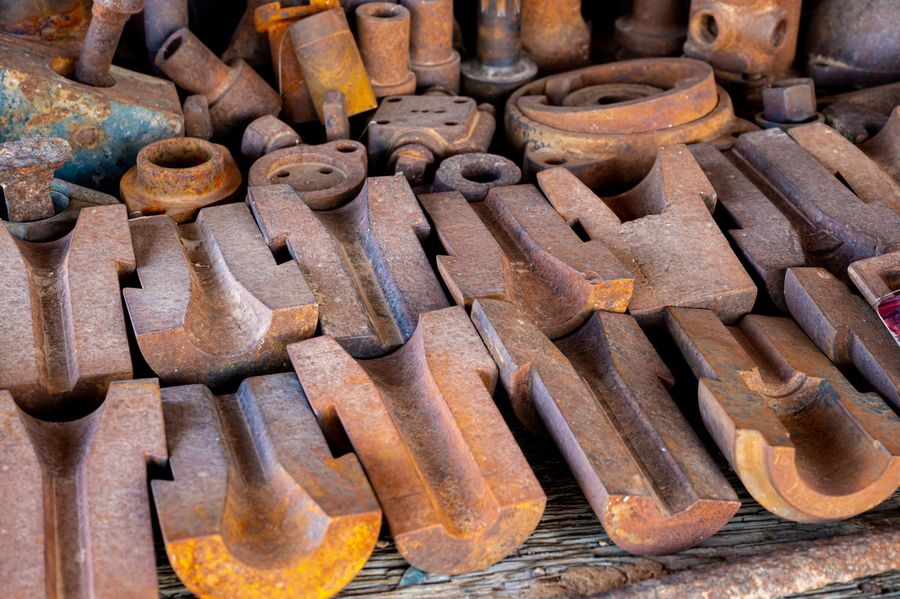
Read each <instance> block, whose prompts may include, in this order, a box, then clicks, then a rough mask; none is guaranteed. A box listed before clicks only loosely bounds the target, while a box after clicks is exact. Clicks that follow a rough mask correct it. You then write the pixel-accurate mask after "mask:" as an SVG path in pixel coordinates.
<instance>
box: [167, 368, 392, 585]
mask: <svg viewBox="0 0 900 599" xmlns="http://www.w3.org/2000/svg"><path fill="white" fill-rule="evenodd" d="M162 398H163V400H162V408H163V414H164V415H165V422H166V433H167V436H168V441H169V450H170V458H169V464H170V466H171V469H172V473H173V474H174V479H173V480H171V481H169V480H154V481H153V482H152V488H153V499H154V501H155V503H156V512H157V514H158V515H159V521H160V527H161V528H162V533H163V540H164V541H165V544H166V553H167V554H168V556H169V561H170V562H171V563H172V567H173V569H174V570H175V573H176V574H178V576H179V577H180V578H181V580H182V581H183V582H184V584H185V586H187V588H188V589H190V590H191V591H192V592H193V593H196V594H197V595H199V596H201V597H261V596H265V597H272V596H291V597H299V596H304V597H311V596H315V597H327V596H330V595H333V594H334V593H336V592H337V591H339V590H340V589H341V588H342V587H343V586H344V585H345V584H347V583H348V582H350V580H351V579H352V578H353V576H354V575H355V574H356V572H357V571H358V570H359V569H360V568H362V566H363V564H365V562H366V559H368V557H369V554H371V553H372V549H374V547H375V541H376V540H378V531H379V529H380V528H381V510H380V509H379V507H378V502H377V501H376V500H375V496H374V495H373V494H372V489H371V488H370V487H369V483H368V481H366V477H365V474H363V470H362V468H361V467H360V465H359V462H358V461H357V459H356V456H354V455H352V454H350V455H344V456H341V457H339V458H334V457H332V454H331V450H330V449H329V447H328V444H327V443H326V441H325V437H324V435H323V434H322V431H321V430H320V429H319V425H318V423H317V422H316V417H315V415H314V414H313V412H312V410H311V409H310V407H309V404H308V403H307V401H306V397H305V396H304V394H303V390H302V389H301V388H300V384H299V383H298V382H297V378H296V377H295V376H294V375H293V374H288V373H285V374H272V375H268V376H259V377H253V378H249V379H246V380H244V381H243V382H242V383H241V385H240V387H239V388H238V390H237V392H236V393H235V394H233V395H218V396H217V395H214V394H213V393H211V392H210V391H209V389H207V388H206V387H204V386H203V385H186V386H182V387H169V388H167V389H163V391H162Z"/></svg>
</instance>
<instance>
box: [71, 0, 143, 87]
mask: <svg viewBox="0 0 900 599" xmlns="http://www.w3.org/2000/svg"><path fill="white" fill-rule="evenodd" d="M143 9H144V0H94V3H93V5H92V6H91V24H90V25H89V26H88V30H87V34H86V35H85V36H84V40H82V42H81V53H80V54H79V56H78V64H76V65H75V79H77V80H78V81H80V82H81V83H84V84H86V85H93V86H95V87H109V86H111V85H113V84H114V83H115V82H114V81H111V80H110V74H109V67H110V66H111V65H112V59H113V54H115V53H116V46H118V45H119V38H120V37H121V36H122V29H124V28H125V22H126V21H128V19H129V18H130V17H131V15H133V14H136V13H139V12H141V11H142V10H143Z"/></svg>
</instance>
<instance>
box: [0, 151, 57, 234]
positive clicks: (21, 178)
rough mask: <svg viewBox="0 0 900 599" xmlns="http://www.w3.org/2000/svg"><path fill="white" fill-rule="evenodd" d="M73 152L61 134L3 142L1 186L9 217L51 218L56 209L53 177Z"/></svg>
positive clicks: (10, 219)
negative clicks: (52, 194) (59, 135)
mask: <svg viewBox="0 0 900 599" xmlns="http://www.w3.org/2000/svg"><path fill="white" fill-rule="evenodd" d="M71 153H72V148H71V147H70V146H69V144H68V142H66V140H64V139H59V138H58V137H50V138H47V137H34V138H30V139H21V140H18V141H8V142H5V143H2V144H0V187H2V188H3V200H4V202H5V203H6V219H4V220H8V221H13V222H26V221H34V220H41V219H45V218H50V217H51V216H53V215H54V213H55V212H56V208H55V206H54V205H53V198H52V197H51V195H50V181H51V180H52V179H53V173H54V172H55V171H56V169H58V168H60V167H61V166H62V165H64V164H65V163H66V162H67V161H68V160H69V156H70V155H71Z"/></svg>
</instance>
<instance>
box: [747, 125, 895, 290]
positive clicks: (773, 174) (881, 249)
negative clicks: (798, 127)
mask: <svg viewBox="0 0 900 599" xmlns="http://www.w3.org/2000/svg"><path fill="white" fill-rule="evenodd" d="M733 151H734V152H735V153H736V155H737V156H738V158H740V159H741V160H742V161H744V163H745V164H746V165H748V166H749V167H752V168H753V169H754V170H755V172H756V173H758V174H759V175H760V176H761V177H763V178H764V179H765V183H766V184H768V185H769V186H770V187H771V190H772V191H773V192H774V193H776V194H777V196H778V199H779V200H780V203H781V204H782V209H784V210H786V211H789V212H792V213H793V215H792V218H793V219H795V220H798V221H800V222H801V226H804V227H807V228H808V229H811V230H812V232H813V234H815V235H816V236H818V237H819V238H820V242H819V244H818V245H819V249H818V251H817V254H818V257H819V259H820V260H822V261H827V262H828V267H829V269H830V270H831V271H832V272H835V273H838V272H843V271H845V269H846V268H847V266H848V265H849V264H850V263H851V262H854V261H856V260H861V259H863V258H868V257H870V256H874V255H876V254H882V253H885V252H889V251H892V250H893V249H900V214H897V213H896V212H894V211H893V210H892V209H891V208H890V207H889V206H888V204H887V202H886V201H883V200H880V199H878V200H874V199H873V200H872V201H868V202H867V201H866V200H865V199H862V198H859V197H857V196H856V195H855V194H854V193H853V192H852V191H850V190H849V189H848V188H847V187H846V186H845V185H844V184H842V183H841V181H839V180H838V179H837V178H836V177H834V176H832V175H831V173H830V172H829V171H828V169H826V168H825V167H824V166H822V165H821V164H820V163H819V161H818V160H816V159H815V158H814V157H813V156H812V155H810V154H809V153H808V152H807V151H806V150H804V149H803V148H802V147H801V146H800V145H799V144H797V143H796V142H795V141H794V140H792V139H791V138H790V137H789V136H788V134H787V133H785V132H784V131H781V130H779V129H766V130H765V131H756V132H752V133H746V134H744V135H742V136H741V137H740V138H739V139H738V141H737V144H736V145H735V148H734V150H733Z"/></svg>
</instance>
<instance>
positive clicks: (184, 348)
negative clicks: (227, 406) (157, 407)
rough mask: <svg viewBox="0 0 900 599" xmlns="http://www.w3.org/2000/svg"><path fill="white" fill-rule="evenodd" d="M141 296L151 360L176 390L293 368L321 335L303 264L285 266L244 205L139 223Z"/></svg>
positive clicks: (134, 311) (138, 314)
mask: <svg viewBox="0 0 900 599" xmlns="http://www.w3.org/2000/svg"><path fill="white" fill-rule="evenodd" d="M130 225H131V234H132V238H133V243H134V253H135V257H136V259H137V273H138V277H139V278H140V283H141V288H140V289H135V288H127V289H125V290H124V295H125V304H126V306H127V308H128V315H129V316H130V318H131V324H132V326H133V327H134V334H135V337H136V338H137V343H138V347H140V350H141V354H142V355H143V356H144V359H145V360H146V361H147V364H149V366H150V368H152V369H153V372H155V373H156V374H157V376H159V377H160V379H161V380H162V381H163V382H165V383H166V384H184V383H203V384H206V385H219V384H224V383H226V382H231V381H236V380H239V379H241V378H243V377H244V376H245V375H247V374H251V373H252V374H263V373H267V372H272V371H278V370H282V369H284V368H285V366H286V365H287V353H286V351H285V346H286V345H287V344H288V343H292V342H294V341H299V340H301V339H305V338H307V337H309V336H311V335H312V334H313V333H314V331H315V329H316V320H317V317H318V311H317V308H316V303H315V298H314V297H313V294H312V292H310V290H309V287H307V285H306V282H305V281H304V280H303V275H302V274H301V272H300V269H299V268H298V267H297V265H296V264H294V263H293V262H288V263H285V264H277V263H276V261H275V258H274V257H273V256H272V254H271V252H270V251H269V248H268V247H267V246H266V243H265V241H264V240H263V238H262V235H260V232H259V229H258V228H257V226H256V223H255V222H253V216H252V215H251V214H250V210H249V209H248V208H247V206H246V205H244V204H225V205H223V206H213V207H210V208H204V209H202V210H201V211H200V213H199V214H198V216H197V220H196V221H195V222H193V223H189V224H183V225H176V224H175V223H174V222H172V219H170V218H169V217H168V216H147V217H142V218H136V219H132V220H131V221H130Z"/></svg>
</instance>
